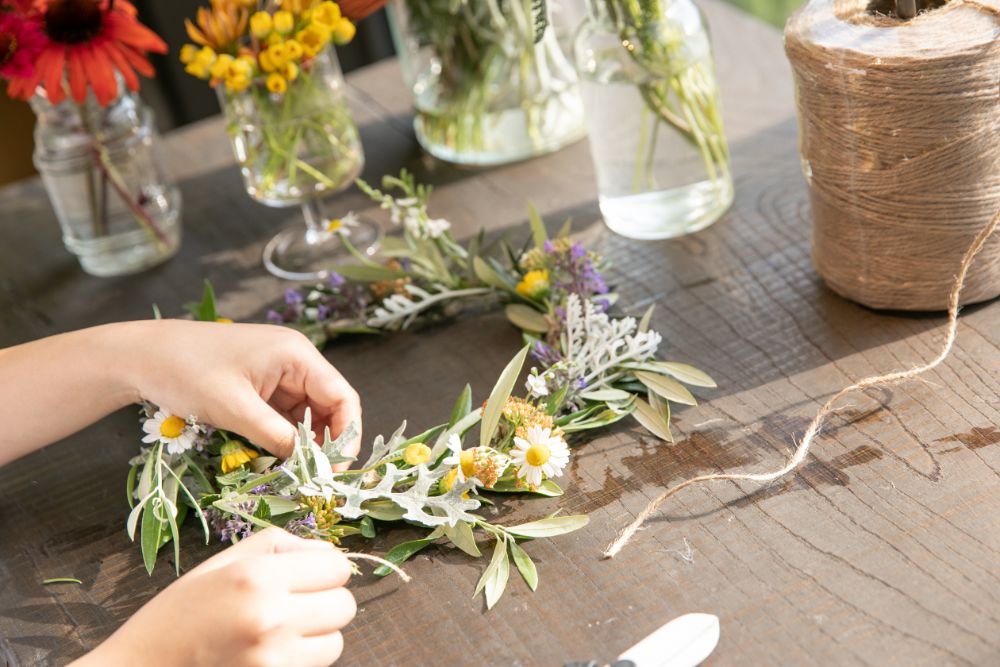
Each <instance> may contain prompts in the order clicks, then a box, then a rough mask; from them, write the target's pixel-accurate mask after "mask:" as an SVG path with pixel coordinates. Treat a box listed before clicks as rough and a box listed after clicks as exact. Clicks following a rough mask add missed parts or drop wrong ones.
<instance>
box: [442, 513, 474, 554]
mask: <svg viewBox="0 0 1000 667" xmlns="http://www.w3.org/2000/svg"><path fill="white" fill-rule="evenodd" d="M444 534H445V535H447V536H448V539H449V540H451V543H452V544H454V545H455V546H456V547H458V548H459V549H461V550H462V551H464V552H465V553H467V554H469V555H470V556H472V557H473V558H479V557H480V556H482V555H483V554H482V553H480V551H479V546H478V545H477V544H476V536H475V534H474V533H473V532H472V525H471V524H469V522H467V521H459V522H458V523H456V524H455V525H454V526H444Z"/></svg>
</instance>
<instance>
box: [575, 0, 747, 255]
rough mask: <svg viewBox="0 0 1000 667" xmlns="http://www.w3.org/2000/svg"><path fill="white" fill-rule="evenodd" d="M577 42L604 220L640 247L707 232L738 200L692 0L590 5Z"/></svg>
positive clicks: (614, 0)
mask: <svg viewBox="0 0 1000 667" xmlns="http://www.w3.org/2000/svg"><path fill="white" fill-rule="evenodd" d="M588 4H589V8H588V9H589V11H588V15H587V18H586V19H584V21H583V23H582V24H581V26H580V28H579V29H578V31H577V34H576V38H575V40H574V56H575V61H576V67H577V71H578V72H579V74H580V88H581V92H582V94H583V100H584V110H585V113H586V120H587V130H588V136H589V138H590V147H591V153H592V155H593V158H594V166H595V169H596V171H597V179H598V187H599V191H600V196H599V201H600V207H601V212H602V214H603V215H604V220H605V222H606V223H607V225H608V227H610V228H611V229H612V230H613V231H615V232H617V233H619V234H621V235H623V236H628V237H631V238H637V239H662V238H671V237H675V236H680V235H682V234H687V233H689V232H693V231H697V230H699V229H703V228H705V227H707V226H709V225H711V224H712V223H713V222H715V221H716V220H718V219H719V217H721V216H722V214H723V213H725V211H726V210H727V209H728V208H729V206H730V204H732V200H733V183H732V176H731V174H730V166H729V150H728V147H727V144H726V138H725V135H724V134H723V129H722V114H721V109H720V104H719V91H718V86H717V84H716V79H715V68H714V65H713V61H712V53H711V45H710V43H709V38H708V32H707V30H706V28H705V23H704V19H703V17H702V15H701V12H700V11H699V10H698V8H697V7H696V6H695V5H694V3H693V2H691V0H588Z"/></svg>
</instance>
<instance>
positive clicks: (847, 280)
mask: <svg viewBox="0 0 1000 667" xmlns="http://www.w3.org/2000/svg"><path fill="white" fill-rule="evenodd" d="M994 3H995V4H996V6H994ZM870 5H872V6H875V7H876V8H879V7H881V5H889V6H891V3H886V2H881V3H880V2H870V1H869V0H809V2H808V3H807V4H806V5H805V6H804V7H802V8H801V9H800V10H799V11H798V12H796V13H795V15H793V16H792V18H790V19H789V21H788V24H787V25H786V27H785V50H786V52H787V54H788V58H789V60H790V61H791V63H792V67H793V69H794V72H795V81H796V86H797V91H798V109H799V123H800V135H801V151H802V164H803V170H804V172H805V175H806V179H807V180H808V182H809V190H810V199H811V201H812V210H813V218H814V229H813V263H814V265H815V266H816V270H817V271H818V272H819V274H820V275H821V276H822V277H823V279H824V281H826V283H827V285H829V286H830V288H831V289H833V290H834V291H835V292H837V293H838V294H841V295H842V296H845V297H847V298H849V299H852V300H854V301H857V302H859V303H862V304H864V305H866V306H870V307H872V308H886V309H898V310H942V309H945V308H947V307H948V296H949V290H950V288H951V286H952V283H953V280H954V276H955V267H956V266H958V265H959V263H960V261H961V258H962V255H963V253H964V252H965V250H966V248H968V247H969V244H970V243H971V242H972V240H973V239H974V238H975V237H976V235H977V234H978V233H979V232H980V231H981V230H982V229H983V227H984V226H985V225H987V224H989V222H990V220H991V218H992V217H993V216H994V215H995V214H996V213H997V211H998V210H1000V19H998V16H1000V1H998V0H951V1H950V2H947V3H946V4H944V6H942V7H939V8H937V9H933V10H930V11H926V12H923V13H921V14H920V15H918V16H917V17H916V18H914V19H912V20H909V21H903V20H900V19H896V18H894V17H891V16H887V15H878V14H874V13H872V12H871V11H869V6H870ZM998 295H1000V237H994V238H993V239H991V240H990V241H989V242H988V243H987V245H986V247H984V248H983V250H982V255H981V256H980V258H979V261H978V262H977V263H976V265H975V266H974V267H973V268H972V269H971V270H970V272H969V275H968V277H967V279H966V285H965V290H964V292H963V303H965V304H969V303H976V302H979V301H984V300H987V299H991V298H994V297H996V296H998Z"/></svg>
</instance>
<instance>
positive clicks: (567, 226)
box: [556, 218, 573, 238]
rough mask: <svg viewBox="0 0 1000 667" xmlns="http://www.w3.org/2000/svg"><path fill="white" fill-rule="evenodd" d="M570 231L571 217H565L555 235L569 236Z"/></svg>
mask: <svg viewBox="0 0 1000 667" xmlns="http://www.w3.org/2000/svg"><path fill="white" fill-rule="evenodd" d="M572 231H573V218H566V222H564V223H563V226H562V227H561V228H560V229H559V234H558V235H557V236H556V237H557V238H565V237H567V236H569V234H570V232H572Z"/></svg>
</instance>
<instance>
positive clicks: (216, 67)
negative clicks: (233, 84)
mask: <svg viewBox="0 0 1000 667" xmlns="http://www.w3.org/2000/svg"><path fill="white" fill-rule="evenodd" d="M234 60H236V59H235V58H233V57H232V56H231V55H229V54H228V53H220V54H219V57H218V58H216V59H215V62H214V63H212V66H211V67H210V68H209V70H208V71H209V73H210V74H211V75H212V78H213V79H224V78H225V77H226V74H227V73H228V72H229V66H230V65H231V64H232V63H233V61H234Z"/></svg>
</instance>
